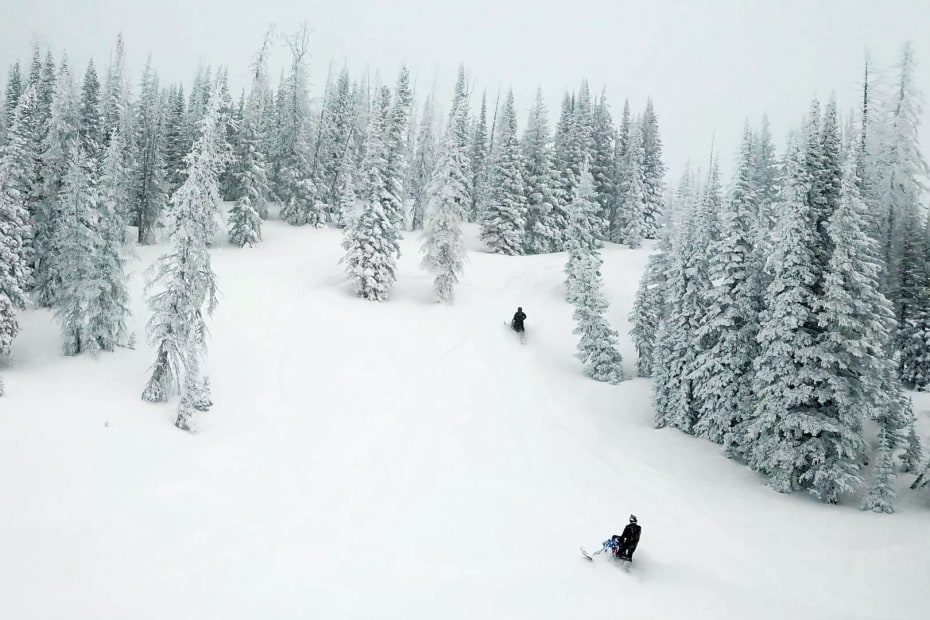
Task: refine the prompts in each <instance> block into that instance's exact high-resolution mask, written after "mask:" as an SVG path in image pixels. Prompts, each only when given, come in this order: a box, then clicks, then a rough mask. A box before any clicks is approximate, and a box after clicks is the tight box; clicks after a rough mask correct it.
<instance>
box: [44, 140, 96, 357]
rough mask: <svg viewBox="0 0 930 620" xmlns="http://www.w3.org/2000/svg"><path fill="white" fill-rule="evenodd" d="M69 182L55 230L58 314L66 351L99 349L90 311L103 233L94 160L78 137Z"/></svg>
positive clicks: (78, 352)
mask: <svg viewBox="0 0 930 620" xmlns="http://www.w3.org/2000/svg"><path fill="white" fill-rule="evenodd" d="M69 151H70V152H71V153H72V156H71V161H70V166H69V169H68V173H67V174H66V175H65V178H64V186H63V187H62V189H61V193H60V194H59V196H58V197H57V198H58V204H59V206H58V217H59V218H60V222H59V225H58V226H57V227H56V228H55V229H54V237H53V238H52V246H53V247H54V248H55V253H56V258H55V262H56V263H57V264H58V265H59V268H58V276H59V277H60V278H61V283H60V285H59V287H58V289H57V291H56V296H55V315H56V317H57V318H58V321H59V324H60V325H61V335H62V346H63V349H64V354H65V355H78V354H80V353H82V352H84V351H89V352H91V353H94V352H96V351H97V350H98V344H97V341H96V339H94V338H92V337H90V334H88V325H87V323H88V316H87V312H88V310H89V308H90V305H91V299H92V298H93V297H94V295H95V293H96V290H95V289H96V288H97V287H96V284H97V282H96V279H97V277H98V276H99V275H101V274H98V273H97V272H96V271H95V265H94V261H93V259H94V255H95V250H96V249H97V247H98V246H99V239H98V238H97V230H96V229H97V221H96V220H97V206H98V205H97V202H98V193H97V178H96V172H95V171H94V164H93V163H92V161H91V159H90V158H89V157H88V155H87V153H85V151H84V146H83V145H82V144H81V141H80V139H79V138H78V137H75V138H74V145H73V146H72V147H71V148H70V149H69Z"/></svg>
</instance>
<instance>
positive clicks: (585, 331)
mask: <svg viewBox="0 0 930 620" xmlns="http://www.w3.org/2000/svg"><path fill="white" fill-rule="evenodd" d="M579 181H580V182H579V183H578V185H577V187H576V188H575V196H574V199H573V200H572V203H571V206H570V214H571V220H570V222H571V224H570V226H569V230H568V239H569V240H568V261H567V263H566V271H568V287H569V289H570V297H571V302H572V303H573V304H574V306H575V310H574V312H573V314H572V317H573V318H574V319H575V322H576V325H575V329H574V330H573V331H572V333H573V334H576V335H578V336H580V340H579V342H578V352H577V353H576V356H577V357H578V359H580V360H581V362H582V364H584V371H585V374H586V375H588V376H589V377H591V378H592V379H595V380H596V381H606V382H609V383H619V382H621V381H623V366H622V361H623V358H622V357H621V355H620V353H619V351H618V350H617V340H618V334H617V332H616V331H615V330H613V329H612V328H611V327H610V323H609V322H608V320H607V316H606V315H607V308H608V303H607V299H606V298H605V296H604V284H603V279H602V276H601V267H602V266H603V260H602V259H601V257H600V253H599V252H598V246H597V244H596V243H592V239H593V238H594V237H595V235H596V234H597V230H596V229H594V228H593V227H592V221H596V220H592V218H591V217H590V215H593V214H596V212H597V208H598V204H597V193H596V190H595V187H594V178H593V176H592V175H591V173H590V172H589V171H588V168H587V166H586V165H583V166H582V168H581V174H580V179H579Z"/></svg>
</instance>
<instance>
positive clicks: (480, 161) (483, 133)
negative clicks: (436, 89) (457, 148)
mask: <svg viewBox="0 0 930 620" xmlns="http://www.w3.org/2000/svg"><path fill="white" fill-rule="evenodd" d="M490 155H491V154H490V142H489V136H488V104H487V95H486V93H481V110H480V111H479V112H478V118H477V119H476V120H475V130H474V132H473V133H472V136H471V174H472V179H471V205H469V210H468V219H469V220H471V221H474V222H480V221H481V218H482V217H483V214H482V211H483V209H484V207H485V205H486V204H487V201H488V199H489V196H488V194H489V188H488V187H487V186H488V183H489V181H490V178H489V173H490V171H489V165H490V161H489V159H490Z"/></svg>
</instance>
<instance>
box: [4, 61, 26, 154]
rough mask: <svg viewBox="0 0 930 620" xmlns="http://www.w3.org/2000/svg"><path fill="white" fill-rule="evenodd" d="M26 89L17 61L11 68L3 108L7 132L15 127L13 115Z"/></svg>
mask: <svg viewBox="0 0 930 620" xmlns="http://www.w3.org/2000/svg"><path fill="white" fill-rule="evenodd" d="M24 88H25V86H24V85H23V78H22V74H21V72H20V68H19V61H18V60H17V61H16V62H14V63H13V65H12V66H11V67H10V73H9V75H7V80H6V97H5V99H4V106H3V112H4V118H3V127H4V129H5V130H6V131H9V129H10V127H12V126H13V113H14V112H16V105H17V104H18V103H19V97H20V95H22V94H23V89H24ZM4 142H5V141H4Z"/></svg>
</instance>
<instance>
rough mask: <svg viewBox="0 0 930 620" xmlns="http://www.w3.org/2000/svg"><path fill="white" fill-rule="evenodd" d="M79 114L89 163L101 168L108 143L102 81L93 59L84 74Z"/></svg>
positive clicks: (81, 133) (82, 143) (80, 128)
mask: <svg viewBox="0 0 930 620" xmlns="http://www.w3.org/2000/svg"><path fill="white" fill-rule="evenodd" d="M79 114H80V117H79V120H78V123H79V124H78V133H79V134H80V136H81V146H82V148H83V149H84V153H85V154H86V155H87V158H88V160H89V163H91V164H92V165H94V166H96V167H97V168H98V169H99V166H100V165H101V164H102V162H103V150H104V148H105V146H106V145H105V142H104V134H103V118H102V117H101V115H100V81H99V80H98V79H97V70H96V68H94V61H93V60H91V61H90V64H89V65H88V66H87V72H86V73H85V74H84V84H83V86H82V88H81V103H80V111H79Z"/></svg>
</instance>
